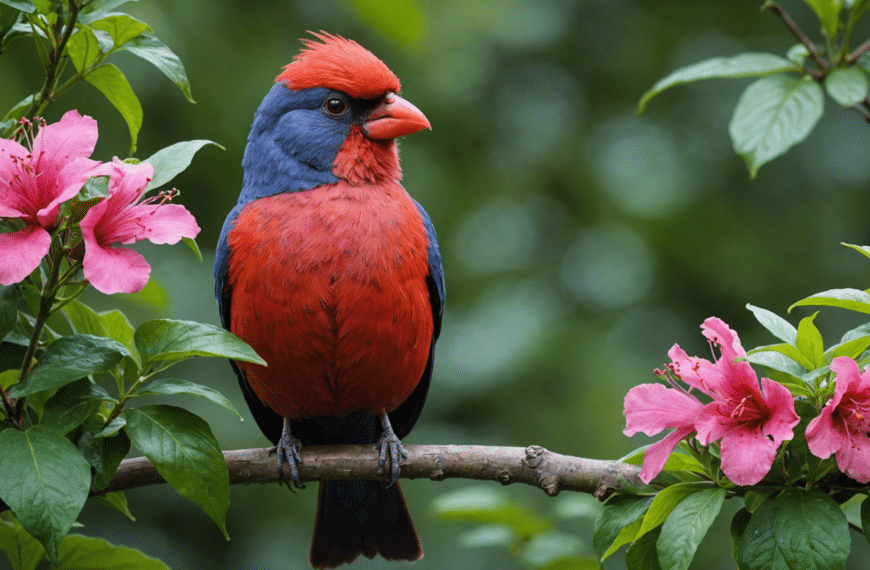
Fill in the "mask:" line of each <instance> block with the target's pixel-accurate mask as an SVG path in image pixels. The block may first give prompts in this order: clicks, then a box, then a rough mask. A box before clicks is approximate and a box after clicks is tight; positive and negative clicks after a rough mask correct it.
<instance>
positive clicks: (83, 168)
mask: <svg viewBox="0 0 870 570" xmlns="http://www.w3.org/2000/svg"><path fill="white" fill-rule="evenodd" d="M106 166H107V165H104V164H103V163H101V162H99V161H96V160H91V159H90V158H76V159H74V160H73V161H72V162H70V163H68V164H67V165H66V166H65V167H64V168H63V169H62V170H61V171H60V172H59V173H58V174H57V176H55V178H54V186H53V187H52V188H47V189H46V190H48V195H49V196H48V197H50V198H51V200H50V201H49V202H48V203H47V204H46V205H45V206H44V207H43V208H41V209H40V210H39V212H38V213H37V219H38V220H39V223H40V224H41V225H42V226H43V227H51V226H52V225H53V224H54V223H55V221H56V220H57V211H58V209H59V208H60V205H61V204H63V203H64V202H66V201H67V200H72V199H73V198H74V197H75V196H76V194H78V193H79V190H81V189H82V186H84V185H85V182H87V181H88V178H90V177H91V176H105V175H106V174H108V172H107V168H106Z"/></svg>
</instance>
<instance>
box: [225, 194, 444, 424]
mask: <svg viewBox="0 0 870 570" xmlns="http://www.w3.org/2000/svg"><path fill="white" fill-rule="evenodd" d="M228 240H229V246H230V250H231V251H244V252H245V255H244V256H241V255H238V256H231V257H230V262H229V272H228V273H229V276H230V287H232V289H233V292H234V295H233V299H232V311H231V314H232V330H233V332H235V333H236V334H237V335H239V336H240V337H242V338H244V339H245V340H246V341H247V342H248V343H249V344H250V345H251V346H252V347H253V348H254V349H255V350H256V351H257V353H258V354H259V355H260V356H262V357H263V359H265V360H266V362H268V363H269V365H268V367H263V366H260V365H256V364H250V363H244V362H239V363H238V365H239V367H240V368H242V370H243V371H244V373H245V375H246V377H247V380H248V382H249V383H250V385H251V387H252V388H253V390H254V392H255V393H256V394H257V396H258V397H259V398H260V399H261V400H262V401H263V402H264V403H265V404H266V405H268V406H269V407H270V408H272V409H273V410H274V411H275V412H277V413H278V414H280V415H281V416H283V417H285V418H292V419H300V418H306V417H316V416H331V417H342V416H345V415H347V414H350V413H352V412H359V411H362V412H366V413H370V414H383V413H384V412H391V411H393V410H394V409H395V408H396V407H397V406H398V405H399V404H401V403H402V402H404V401H405V400H406V399H407V398H408V396H409V395H410V394H411V392H412V391H413V390H414V388H415V387H416V385H417V383H418V382H419V381H420V378H421V377H422V375H423V370H424V369H425V367H426V362H427V359H428V358H429V350H430V346H431V340H432V331H433V317H432V308H431V305H430V300H429V293H428V291H427V288H426V286H425V280H426V275H427V274H428V272H429V267H428V259H427V249H426V248H427V245H428V238H427V236H426V230H425V228H424V226H423V224H422V222H421V219H420V213H419V211H418V210H417V208H416V206H415V204H414V202H413V201H412V200H411V198H410V196H408V194H407V192H405V190H404V189H403V188H402V187H401V186H399V185H398V183H396V182H390V183H385V184H383V185H380V186H365V187H357V186H350V185H348V184H347V183H345V182H338V183H336V184H334V185H327V186H321V187H319V188H315V189H313V190H308V191H306V192H293V193H286V194H277V195H275V196H270V197H267V198H261V199H259V200H256V201H254V202H251V203H250V204H248V205H247V206H245V208H244V209H243V210H242V212H241V214H239V217H238V219H237V221H236V224H235V227H234V228H233V230H232V231H231V232H230V233H229V236H228Z"/></svg>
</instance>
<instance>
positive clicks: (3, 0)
mask: <svg viewBox="0 0 870 570" xmlns="http://www.w3.org/2000/svg"><path fill="white" fill-rule="evenodd" d="M0 4H5V5H7V6H9V7H10V8H15V9H16V10H20V11H22V12H25V13H27V14H32V13H34V12H36V4H34V3H33V2H32V1H31V0H0Z"/></svg>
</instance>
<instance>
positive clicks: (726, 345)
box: [701, 317, 746, 362]
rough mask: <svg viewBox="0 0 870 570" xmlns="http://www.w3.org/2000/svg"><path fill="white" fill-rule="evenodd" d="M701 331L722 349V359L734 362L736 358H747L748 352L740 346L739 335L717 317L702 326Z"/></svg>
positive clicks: (711, 318)
mask: <svg viewBox="0 0 870 570" xmlns="http://www.w3.org/2000/svg"><path fill="white" fill-rule="evenodd" d="M701 330H702V332H703V334H704V336H705V337H707V339H708V340H709V341H710V342H712V343H714V344H718V345H719V346H720V347H721V349H722V358H725V359H727V361H728V362H734V359H735V358H746V351H745V350H743V347H742V346H741V345H740V339H739V338H738V337H737V333H736V332H734V331H733V330H731V328H730V327H729V326H728V325H727V324H725V321H723V320H722V319H719V318H717V317H710V318H708V319H707V320H705V321H704V324H702V325H701Z"/></svg>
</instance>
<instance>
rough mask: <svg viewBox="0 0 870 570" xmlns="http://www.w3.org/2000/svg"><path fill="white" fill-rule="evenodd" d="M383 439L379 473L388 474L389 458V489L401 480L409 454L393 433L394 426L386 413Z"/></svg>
mask: <svg viewBox="0 0 870 570" xmlns="http://www.w3.org/2000/svg"><path fill="white" fill-rule="evenodd" d="M381 427H382V428H383V431H382V432H381V439H380V440H378V447H379V448H380V454H379V455H378V473H379V474H381V475H383V474H384V473H385V472H386V467H387V458H388V457H389V460H390V482H389V483H388V484H387V487H390V486H392V485H393V484H395V483H396V482H397V481H398V480H399V474H400V472H401V469H402V463H404V462H405V459H407V458H408V452H407V451H405V448H404V447H403V446H402V442H401V441H400V440H399V437H398V436H397V435H396V432H394V431H393V426H392V425H390V418H389V417H388V416H387V414H386V413H385V414H384V415H383V416H381Z"/></svg>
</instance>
